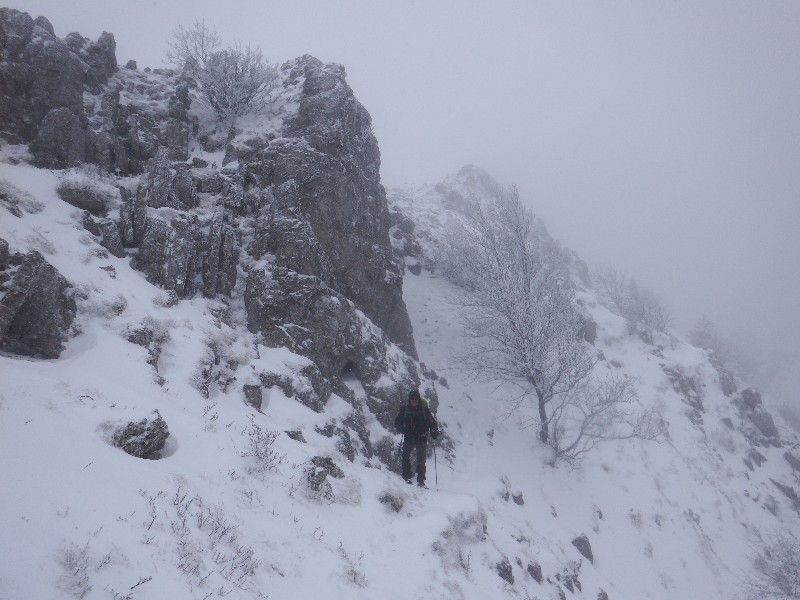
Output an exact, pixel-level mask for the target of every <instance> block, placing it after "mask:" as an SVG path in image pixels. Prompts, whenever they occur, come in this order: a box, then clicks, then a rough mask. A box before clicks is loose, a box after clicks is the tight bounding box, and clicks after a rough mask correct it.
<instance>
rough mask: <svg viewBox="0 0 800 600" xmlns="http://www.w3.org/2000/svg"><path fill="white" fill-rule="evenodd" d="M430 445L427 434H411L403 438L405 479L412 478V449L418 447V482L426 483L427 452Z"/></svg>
mask: <svg viewBox="0 0 800 600" xmlns="http://www.w3.org/2000/svg"><path fill="white" fill-rule="evenodd" d="M427 446H428V437H427V436H424V435H423V436H410V435H407V436H406V437H405V438H404V439H403V479H411V477H413V475H414V471H412V470H411V449H412V448H416V454H417V483H425V452H426V450H427Z"/></svg>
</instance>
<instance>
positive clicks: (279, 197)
mask: <svg viewBox="0 0 800 600" xmlns="http://www.w3.org/2000/svg"><path fill="white" fill-rule="evenodd" d="M283 70H284V71H285V72H286V73H287V75H288V79H289V80H290V81H292V80H294V79H297V78H301V77H302V78H304V79H303V80H304V84H303V90H302V94H301V97H300V108H299V111H298V113H297V116H296V118H294V119H292V120H291V121H290V122H288V123H287V125H286V127H285V129H284V131H283V132H282V138H283V140H281V141H276V143H275V144H272V145H271V146H270V148H269V151H270V155H269V158H270V160H269V166H268V167H266V170H267V172H268V173H269V178H270V182H271V183H272V184H273V185H274V199H275V201H274V207H273V210H274V212H275V215H277V217H276V219H275V220H276V222H278V224H279V226H278V233H279V234H283V236H284V239H285V237H286V234H287V232H288V231H293V230H297V231H302V232H303V235H304V236H305V237H306V238H307V239H308V240H309V245H310V247H312V248H318V249H319V252H315V254H316V255H317V258H316V260H315V261H313V262H311V263H309V262H307V261H306V262H303V261H301V260H298V254H299V253H298V252H297V250H296V249H291V248H287V251H286V252H285V253H284V254H283V257H284V261H285V262H284V266H287V267H289V268H292V269H296V270H298V272H301V273H303V274H306V275H314V276H316V277H319V278H320V279H322V280H323V281H324V282H325V283H326V284H328V285H329V286H330V287H332V288H333V289H335V290H336V291H337V292H339V293H341V294H343V295H344V296H346V297H347V298H349V299H350V300H352V301H353V303H354V304H355V305H356V306H357V307H358V308H359V309H361V310H363V311H364V313H365V314H366V315H367V316H368V317H369V318H370V319H371V320H372V321H373V322H374V323H375V324H376V325H378V326H379V327H380V328H381V329H383V330H384V332H386V335H387V336H388V337H389V339H390V340H392V341H393V342H395V343H397V344H398V345H399V346H400V347H401V348H403V349H404V350H405V351H406V352H408V353H409V354H410V355H411V356H414V357H416V349H415V346H414V340H413V333H412V329H411V323H410V320H409V318H408V313H407V310H406V307H405V303H404V302H403V299H402V266H401V265H400V264H398V262H397V261H396V260H395V259H394V255H393V252H392V247H391V244H390V241H389V234H388V231H389V228H390V226H391V220H390V217H389V211H388V208H387V204H386V193H385V190H384V189H383V186H382V185H380V178H379V170H380V152H379V150H378V145H377V141H376V140H375V137H374V135H373V134H372V130H371V125H372V124H371V119H370V116H369V113H367V111H366V110H365V109H364V107H363V106H361V104H360V103H359V102H358V100H356V98H355V96H354V95H353V92H352V90H351V89H350V87H349V86H348V85H347V83H346V82H345V74H344V69H343V68H342V67H341V66H339V65H324V64H323V63H321V62H320V61H318V60H317V59H315V58H313V57H310V56H304V57H302V58H300V59H297V60H296V61H293V62H290V63H287V64H286V65H284V67H283ZM264 169H265V166H264V165H263V164H262V165H261V172H263V171H264ZM281 218H282V219H284V220H283V221H282V222H281Z"/></svg>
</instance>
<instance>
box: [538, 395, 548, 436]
mask: <svg viewBox="0 0 800 600" xmlns="http://www.w3.org/2000/svg"><path fill="white" fill-rule="evenodd" d="M536 397H537V398H538V399H539V422H540V423H541V424H542V425H541V429H540V430H539V439H540V440H541V441H542V443H543V444H546V443H547V440H548V438H549V437H550V436H549V435H548V422H547V413H546V412H545V410H544V402H545V400H544V396H542V394H540V393H539V391H538V390H537V392H536Z"/></svg>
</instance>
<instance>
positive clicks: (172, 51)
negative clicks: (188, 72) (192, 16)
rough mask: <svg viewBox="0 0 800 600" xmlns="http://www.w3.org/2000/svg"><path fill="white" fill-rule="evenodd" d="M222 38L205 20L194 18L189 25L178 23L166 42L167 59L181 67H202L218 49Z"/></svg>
mask: <svg viewBox="0 0 800 600" xmlns="http://www.w3.org/2000/svg"><path fill="white" fill-rule="evenodd" d="M220 46H222V38H221V37H220V36H219V34H218V33H217V32H216V30H214V29H209V28H208V27H207V26H206V22H205V21H197V20H195V21H194V22H193V23H192V26H191V27H184V26H183V25H178V27H177V28H175V30H174V31H173V32H172V39H171V40H170V41H169V42H167V47H168V48H169V49H168V50H167V60H168V61H169V62H170V63H172V64H173V65H177V66H178V67H179V68H181V69H193V68H198V67H199V68H201V69H202V68H204V67H205V66H206V63H207V62H208V61H209V59H210V58H211V56H212V55H213V54H214V53H215V52H218V51H219V50H220Z"/></svg>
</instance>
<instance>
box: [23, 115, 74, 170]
mask: <svg viewBox="0 0 800 600" xmlns="http://www.w3.org/2000/svg"><path fill="white" fill-rule="evenodd" d="M31 150H32V152H33V153H34V155H35V156H36V163H37V164H38V165H39V166H40V167H45V168H48V169H64V168H66V167H74V166H77V165H80V164H81V163H83V162H85V161H86V131H85V127H84V124H83V122H82V121H81V119H80V118H79V117H78V116H76V115H75V113H73V112H72V111H71V110H70V109H69V108H65V107H61V108H54V109H53V110H51V111H50V112H48V113H47V115H45V117H44V119H42V122H41V125H40V126H39V132H38V134H37V136H36V139H35V140H34V142H33V144H32V145H31Z"/></svg>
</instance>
